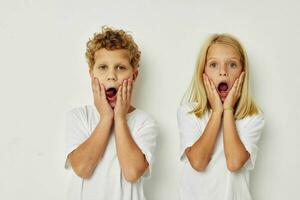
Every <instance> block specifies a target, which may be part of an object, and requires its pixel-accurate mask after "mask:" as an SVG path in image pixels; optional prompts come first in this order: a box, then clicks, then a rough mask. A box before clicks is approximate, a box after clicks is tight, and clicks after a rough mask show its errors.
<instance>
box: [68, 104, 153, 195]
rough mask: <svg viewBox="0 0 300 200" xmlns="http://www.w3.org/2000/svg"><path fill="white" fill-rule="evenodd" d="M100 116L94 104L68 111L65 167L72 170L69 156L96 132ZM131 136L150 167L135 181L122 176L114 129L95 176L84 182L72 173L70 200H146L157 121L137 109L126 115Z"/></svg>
mask: <svg viewBox="0 0 300 200" xmlns="http://www.w3.org/2000/svg"><path fill="white" fill-rule="evenodd" d="M99 120H100V115H99V113H98V111H97V109H96V107H95V106H94V105H86V106H82V107H77V108H73V109H71V110H69V111H68V112H67V114H66V154H65V158H66V161H65V168H66V169H71V168H72V167H71V164H70V162H69V160H68V158H67V156H68V155H69V154H70V153H71V152H72V151H73V150H75V149H76V148H77V147H78V146H79V145H80V144H81V143H83V142H84V141H85V140H86V139H87V138H88V137H89V136H90V135H91V133H92V132H93V130H94V129H95V127H96V125H97V123H98V122H99ZM127 123H128V126H129V129H130V131H131V135H132V137H133V139H134V141H135V142H136V144H137V145H138V146H139V148H140V149H141V151H142V152H143V153H144V155H145V157H146V159H147V161H148V163H149V167H148V169H147V171H146V172H145V174H144V175H143V176H142V177H141V178H139V179H138V180H137V181H136V182H134V183H131V182H128V181H126V179H125V178H124V177H123V174H122V171H121V168H120V165H119V160H118V157H117V153H116V145H115V136H114V130H113V129H112V133H111V136H110V138H109V142H108V144H107V147H106V150H105V152H104V154H103V157H102V159H101V160H100V161H99V163H98V165H97V167H96V169H95V171H94V173H93V175H92V177H91V178H89V179H83V178H81V177H79V176H77V175H76V174H75V172H74V171H73V170H69V172H70V177H69V178H70V181H69V188H68V199H70V200H108V199H109V200H144V199H145V197H144V192H143V180H144V178H148V177H149V176H150V174H151V168H152V164H153V157H154V156H153V153H154V149H155V146H156V135H157V131H158V128H157V125H156V122H155V121H154V120H153V119H152V118H151V117H150V116H149V115H148V114H147V113H145V112H144V111H142V110H140V109H135V110H134V111H132V112H131V113H128V114H127Z"/></svg>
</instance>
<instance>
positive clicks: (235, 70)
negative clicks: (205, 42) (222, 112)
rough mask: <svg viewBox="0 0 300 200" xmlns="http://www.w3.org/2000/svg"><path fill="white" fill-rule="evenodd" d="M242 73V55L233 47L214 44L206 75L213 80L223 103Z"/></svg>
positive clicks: (205, 71) (210, 49) (207, 61)
mask: <svg viewBox="0 0 300 200" xmlns="http://www.w3.org/2000/svg"><path fill="white" fill-rule="evenodd" d="M242 71H243V67H242V63H241V58H240V55H239V53H238V52H236V50H235V49H234V48H233V47H231V46H229V45H225V44H213V45H212V46H211V47H210V48H209V50H208V52H207V58H206V64H205V68H204V73H205V74H206V75H207V76H208V77H209V78H210V79H211V80H212V82H213V84H214V85H215V87H216V89H217V91H218V93H219V96H220V98H221V101H222V102H224V101H225V99H226V96H227V95H228V93H229V90H230V89H231V87H232V86H233V84H234V81H235V80H236V79H237V78H239V76H240V74H241V73H242Z"/></svg>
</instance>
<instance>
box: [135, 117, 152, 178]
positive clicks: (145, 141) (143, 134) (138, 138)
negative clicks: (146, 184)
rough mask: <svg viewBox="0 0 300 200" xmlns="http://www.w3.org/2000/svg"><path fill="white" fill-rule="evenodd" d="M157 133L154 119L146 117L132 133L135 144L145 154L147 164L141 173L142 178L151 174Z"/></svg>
mask: <svg viewBox="0 0 300 200" xmlns="http://www.w3.org/2000/svg"><path fill="white" fill-rule="evenodd" d="M157 134H158V126H157V124H156V122H155V120H152V119H151V120H150V119H147V120H146V121H144V122H143V124H142V125H141V127H140V128H139V129H138V130H137V131H136V133H135V134H134V135H133V138H134V140H135V142H136V144H137V145H138V147H139V148H140V149H141V151H142V152H143V154H144V155H145V157H146V160H147V162H148V164H149V167H148V169H147V170H146V172H145V173H144V174H143V177H144V178H149V177H150V176H151V172H152V165H153V161H154V151H155V147H156V138H157Z"/></svg>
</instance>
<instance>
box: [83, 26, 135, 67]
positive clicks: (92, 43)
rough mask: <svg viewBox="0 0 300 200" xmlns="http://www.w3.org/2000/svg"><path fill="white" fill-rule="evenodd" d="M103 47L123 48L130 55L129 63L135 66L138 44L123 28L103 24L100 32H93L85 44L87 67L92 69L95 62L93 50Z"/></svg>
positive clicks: (109, 48)
mask: <svg viewBox="0 0 300 200" xmlns="http://www.w3.org/2000/svg"><path fill="white" fill-rule="evenodd" d="M102 48H105V49H107V50H114V49H125V50H127V51H128V52H129V55H130V64H131V65H132V66H133V67H134V68H137V67H139V61H140V57H141V52H140V51H139V47H138V45H137V44H136V43H135V42H134V40H133V38H132V36H131V35H130V34H129V33H128V32H125V31H124V30H122V29H120V30H118V29H114V28H111V27H107V26H103V27H102V30H101V32H96V33H94V36H93V37H92V38H90V39H89V41H88V42H87V44H86V53H85V57H86V59H87V62H88V65H89V69H90V70H92V69H93V66H94V64H95V58H94V56H95V52H96V51H98V50H99V49H102Z"/></svg>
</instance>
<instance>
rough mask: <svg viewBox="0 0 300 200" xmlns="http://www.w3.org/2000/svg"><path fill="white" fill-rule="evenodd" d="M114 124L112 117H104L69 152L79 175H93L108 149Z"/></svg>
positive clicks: (88, 176) (72, 164)
mask: <svg viewBox="0 0 300 200" xmlns="http://www.w3.org/2000/svg"><path fill="white" fill-rule="evenodd" d="M112 124H113V119H112V118H109V117H102V118H101V119H100V121H99V123H98V124H97V126H96V128H95V129H94V131H93V133H92V134H91V136H90V137H89V138H88V139H87V140H85V141H84V142H83V143H82V144H81V145H79V147H77V148H76V149H75V150H74V151H72V152H71V153H70V154H69V156H68V158H69V160H70V163H71V166H72V168H73V170H74V171H75V173H76V174H77V175H78V176H80V177H82V178H90V177H91V176H92V174H93V172H94V170H95V168H96V166H97V164H98V162H99V161H100V160H101V158H102V156H103V153H104V151H105V149H106V146H107V143H108V140H109V136H110V130H111V126H112Z"/></svg>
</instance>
